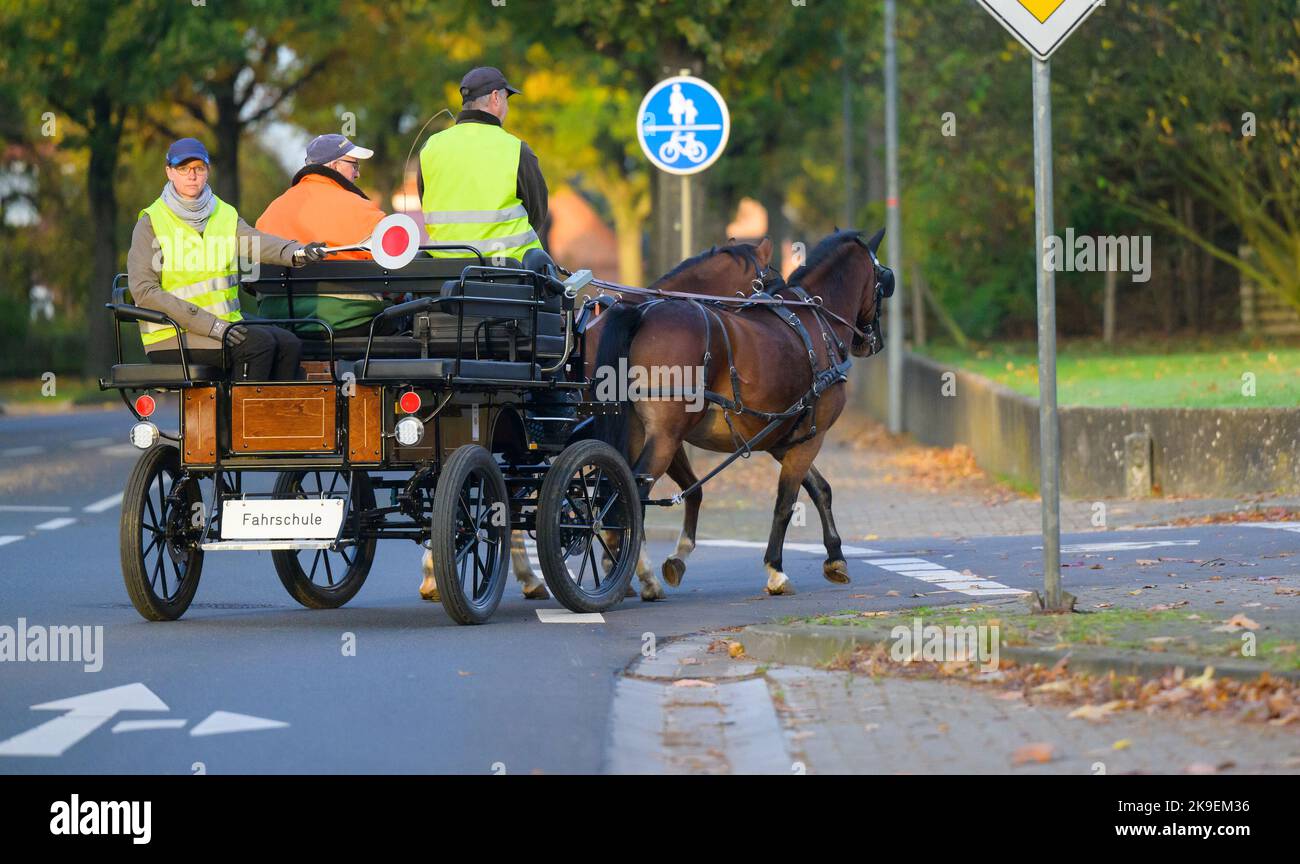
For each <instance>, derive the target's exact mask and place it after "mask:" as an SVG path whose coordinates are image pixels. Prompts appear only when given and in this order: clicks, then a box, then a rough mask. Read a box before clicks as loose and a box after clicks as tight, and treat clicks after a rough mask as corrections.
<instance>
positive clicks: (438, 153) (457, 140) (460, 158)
mask: <svg viewBox="0 0 1300 864" xmlns="http://www.w3.org/2000/svg"><path fill="white" fill-rule="evenodd" d="M517 93H519V90H517V89H515V88H514V87H511V86H510V84H509V83H508V82H507V81H506V78H505V76H504V75H502V74H501V70H499V69H496V68H493V67H491V66H480V67H479V68H477V69H472V70H470V72H469V74H467V75H466V76H465V77H464V78H463V79H462V80H461V82H460V96H461V100H462V110H461V112H460V114H459V115H458V116H457V117H456V125H455V126H452V127H451V128H450V129H444V130H443V131H442V132H439V133H438V134H436V135H433V136H431V137H430V138H429V140H428V141H427V142H426V143H425V145H424V148H423V149H422V150H421V151H420V173H419V190H420V201H421V204H422V207H423V209H424V222H425V228H426V229H427V230H428V232H429V238H430V239H431V240H432V241H433V242H434V243H457V244H460V245H464V246H473V247H474V248H476V249H478V250H479V251H480V252H482V253H484V254H485V255H491V256H494V257H502V258H515V259H519V260H522V259H523V256H524V253H525V252H527V251H528V250H529V249H540V248H541V246H542V244H541V241H540V240H539V239H538V232H539V231H541V229H542V227H543V225H544V224H545V222H546V214H547V207H548V193H547V189H546V179H545V178H544V177H542V169H541V166H540V165H539V164H538V161H537V155H536V154H535V153H534V152H533V150H532V148H531V147H529V146H528V145H527V144H526V143H524V142H523V141H521V140H519V139H518V138H516V137H515V136H513V135H511V134H510V133H509V132H506V131H505V129H504V128H502V122H503V121H504V120H505V118H506V113H507V112H508V111H509V103H508V100H509V98H510V96H512V95H514V94H517ZM432 254H434V255H441V256H442V257H453V258H455V257H464V256H465V253H464V252H463V251H446V252H441V253H439V252H434V253H432Z"/></svg>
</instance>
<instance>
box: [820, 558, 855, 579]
mask: <svg viewBox="0 0 1300 864" xmlns="http://www.w3.org/2000/svg"><path fill="white" fill-rule="evenodd" d="M822 575H823V576H825V577H826V581H827V582H834V583H835V584H836V585H847V584H849V565H848V562H847V561H845V560H844V559H842V558H841V559H840V560H838V561H826V562H823V564H822Z"/></svg>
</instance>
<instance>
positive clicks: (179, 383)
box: [105, 363, 225, 390]
mask: <svg viewBox="0 0 1300 864" xmlns="http://www.w3.org/2000/svg"><path fill="white" fill-rule="evenodd" d="M189 373H190V383H191V384H196V385H197V384H214V383H216V382H218V381H221V380H223V379H224V377H225V376H224V375H223V374H222V372H221V369H219V368H218V367H216V366H201V365H196V364H194V363H191V364H190V366H189ZM105 383H107V384H108V386H110V387H126V388H133V389H134V388H139V389H142V390H143V389H151V388H167V387H184V386H186V384H185V369H184V367H182V366H181V364H179V363H122V364H120V365H117V366H114V367H113V368H112V369H111V370H109V375H108V380H107V381H106V382H105Z"/></svg>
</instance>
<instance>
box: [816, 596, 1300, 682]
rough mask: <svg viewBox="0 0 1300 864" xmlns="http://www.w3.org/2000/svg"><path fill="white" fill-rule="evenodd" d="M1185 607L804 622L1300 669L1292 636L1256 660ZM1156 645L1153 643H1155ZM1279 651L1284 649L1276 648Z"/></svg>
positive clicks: (836, 617) (1235, 636)
mask: <svg viewBox="0 0 1300 864" xmlns="http://www.w3.org/2000/svg"><path fill="white" fill-rule="evenodd" d="M1189 614H1190V613H1189V612H1188V611H1187V609H1186V608H1184V609H1177V610H1164V611H1157V612H1152V611H1149V610H1142V609H1106V610H1103V611H1095V612H1089V613H1081V614H1075V615H1033V614H1030V613H1027V612H1023V611H1020V610H1019V609H1018V608H1017V607H1016V606H1015V605H1012V604H1007V605H1002V606H997V607H982V608H976V609H974V610H972V609H969V608H967V609H961V608H957V607H951V606H949V607H938V608H933V609H932V608H928V607H924V606H922V607H917V608H915V609H908V610H903V611H900V612H897V613H894V614H892V615H887V616H882V617H876V618H864V617H862V615H861V614H860V613H856V612H852V611H844V612H836V613H833V614H831V615H822V616H817V617H812V618H805V619H803V620H804V621H806V622H807V623H809V624H820V625H833V626H842V627H861V628H865V629H868V630H870V631H872V634H873V636H874V635H876V634H879V636H880V638H882V639H883V638H884V637H885V636H887V635H888V634H889V632H890V631H891V630H892V629H893V628H894V627H896V626H898V625H902V626H905V627H911V626H912V619H913V618H920V619H921V622H922V624H923V625H930V624H933V625H936V626H939V627H944V626H966V625H980V624H993V623H996V624H997V625H998V627H999V628H1000V630H999V635H1000V638H1001V641H1002V643H1003V644H1005V645H1029V646H1035V647H1041V648H1067V647H1088V646H1092V647H1105V648H1118V649H1123V650H1128V651H1143V652H1151V653H1156V654H1162V653H1177V654H1185V655H1191V656H1196V657H1201V658H1205V659H1206V660H1209V661H1213V660H1215V659H1217V658H1222V659H1223V660H1235V661H1251V660H1255V661H1258V662H1260V663H1261V664H1263V665H1265V666H1269V667H1272V668H1274V669H1278V670H1283V671H1300V653H1297V652H1296V651H1295V650H1294V648H1293V647H1292V648H1291V649H1290V650H1288V649H1287V646H1294V645H1295V644H1296V639H1295V638H1290V637H1292V636H1293V635H1294V634H1293V633H1291V632H1288V633H1281V634H1277V633H1274V634H1271V635H1267V636H1265V635H1263V633H1262V632H1261V634H1260V636H1259V642H1258V644H1257V646H1256V656H1255V657H1244V656H1242V654H1241V646H1242V641H1241V633H1240V632H1232V633H1216V632H1215V631H1214V629H1213V628H1214V627H1215V626H1217V625H1218V623H1219V621H1218V620H1217V619H1216V617H1215V616H1214V615H1212V614H1204V613H1203V614H1202V615H1201V617H1200V618H1199V619H1190V618H1188V617H1187V616H1188V615H1189ZM1153 639H1154V640H1156V641H1154V642H1153V641H1152V640H1153ZM1279 648H1281V649H1282V650H1278V649H1279Z"/></svg>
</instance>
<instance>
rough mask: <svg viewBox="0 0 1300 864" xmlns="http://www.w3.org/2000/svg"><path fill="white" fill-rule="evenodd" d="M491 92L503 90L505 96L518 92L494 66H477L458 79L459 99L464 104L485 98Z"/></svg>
mask: <svg viewBox="0 0 1300 864" xmlns="http://www.w3.org/2000/svg"><path fill="white" fill-rule="evenodd" d="M493 90H504V91H506V95H507V96H514V95H515V94H516V93H518V92H519V91H518V90H516V89H515V88H513V87H511V86H510V84H509V83H507V82H506V76H504V75H502V74H501V70H500V69H498V68H496V67H495V66H479V67H477V68H475V69H471V70H469V72H467V73H465V77H464V78H462V79H460V98H461V100H462V101H464V102H468V101H469V100H471V99H477V98H478V97H480V96H486V95H487V94H489V93H491V92H492V91H493Z"/></svg>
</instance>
